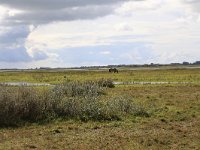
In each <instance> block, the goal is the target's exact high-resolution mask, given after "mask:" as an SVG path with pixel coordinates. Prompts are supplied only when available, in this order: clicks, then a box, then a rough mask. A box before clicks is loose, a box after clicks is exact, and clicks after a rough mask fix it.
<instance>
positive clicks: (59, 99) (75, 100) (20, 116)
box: [0, 81, 148, 126]
mask: <svg viewBox="0 0 200 150" xmlns="http://www.w3.org/2000/svg"><path fill="white" fill-rule="evenodd" d="M104 90H105V88H103V87H102V86H100V85H99V84H98V83H97V82H92V81H87V82H84V83H81V82H72V81H67V82H65V83H63V84H61V85H57V86H55V87H54V88H53V89H48V90H41V89H37V88H30V87H0V126H12V125H20V124H23V123H25V122H38V121H44V120H51V119H56V118H64V119H79V120H83V121H88V120H98V121H102V120H119V119H121V117H122V116H124V115H127V114H129V115H135V116H148V113H147V112H146V111H145V109H143V108H142V107H141V106H139V105H136V104H134V103H133V101H132V100H131V99H129V98H125V97H116V98H111V99H107V100H105V99H102V97H101V94H104Z"/></svg>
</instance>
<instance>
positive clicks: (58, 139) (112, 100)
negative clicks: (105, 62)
mask: <svg viewBox="0 0 200 150" xmlns="http://www.w3.org/2000/svg"><path fill="white" fill-rule="evenodd" d="M2 75H4V76H2ZM33 76H34V79H33V78H32V77H33ZM64 76H65V77H64ZM102 78H104V79H102ZM69 79H70V80H69ZM0 80H1V81H11V82H12V81H27V82H36V83H38V81H39V82H44V83H52V84H54V85H53V86H49V87H11V86H10V87H8V86H1V87H0V126H1V127H0V149H14V150H15V149H16V150H17V149H136V150H137V149H138V150H142V149H147V150H148V149H152V150H154V149H155V150H157V149H166V150H167V149H177V150H178V149H181V150H182V149H183V150H189V149H192V150H193V149H195V150H197V149H200V140H199V139H200V84H199V83H200V69H197V68H196V69H170V70H169V69H161V70H126V68H125V69H124V70H123V71H121V70H120V72H119V73H118V74H114V73H113V74H109V73H108V72H106V71H101V70H96V71H63V72H50V71H49V72H48V71H46V72H34V71H33V72H4V73H0ZM113 81H116V82H118V81H148V82H150V81H161V82H162V81H166V82H170V81H174V82H191V83H190V84H167V83H166V84H160V85H159V84H158V85H156V84H155V85H150V84H145V85H139V84H138V85H115V87H114V85H113ZM58 83H62V84H58ZM113 87H114V88H113ZM12 126H14V128H13V127H12ZM16 126H17V128H16Z"/></svg>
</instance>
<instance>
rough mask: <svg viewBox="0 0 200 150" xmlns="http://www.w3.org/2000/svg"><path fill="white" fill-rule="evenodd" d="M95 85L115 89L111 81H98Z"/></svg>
mask: <svg viewBox="0 0 200 150" xmlns="http://www.w3.org/2000/svg"><path fill="white" fill-rule="evenodd" d="M97 84H98V85H99V86H102V87H107V88H114V87H115V85H114V82H113V81H112V80H111V79H100V80H98V81H97Z"/></svg>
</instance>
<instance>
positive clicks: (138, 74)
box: [0, 68, 200, 84]
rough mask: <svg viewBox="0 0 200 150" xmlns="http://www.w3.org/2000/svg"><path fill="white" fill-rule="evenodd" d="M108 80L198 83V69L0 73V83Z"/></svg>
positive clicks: (199, 78)
mask: <svg viewBox="0 0 200 150" xmlns="http://www.w3.org/2000/svg"><path fill="white" fill-rule="evenodd" d="M101 78H105V79H107V78H109V79H112V80H113V81H115V82H118V81H119V82H120V81H123V82H133V81H140V82H142V81H144V82H193V83H197V84H199V83H200V69H199V68H194V69H186V68H185V69H184V68H182V69H174V68H173V69H159V68H158V69H138V70H128V69H123V70H119V73H115V74H114V73H113V74H111V73H109V72H108V70H107V69H106V70H105V69H104V70H79V71H77V70H66V71H63V70H59V71H56V70H55V71H54V70H50V71H48V70H32V71H16V72H10V71H9V72H0V82H32V83H51V84H57V83H60V82H62V81H63V80H66V79H68V80H72V81H77V80H79V81H85V80H98V79H101Z"/></svg>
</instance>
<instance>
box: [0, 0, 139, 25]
mask: <svg viewBox="0 0 200 150" xmlns="http://www.w3.org/2000/svg"><path fill="white" fill-rule="evenodd" d="M127 1H132V0H0V5H2V6H6V7H9V8H10V9H17V10H22V13H18V14H15V15H14V16H9V14H7V15H5V17H4V24H6V25H14V24H34V25H39V24H46V23H50V22H55V21H70V20H77V19H94V18H97V17H101V16H105V15H108V14H111V13H112V12H113V10H114V8H115V7H114V6H115V5H117V4H118V3H123V2H127ZM135 1H137V0H135ZM141 1H142V0H141Z"/></svg>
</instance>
